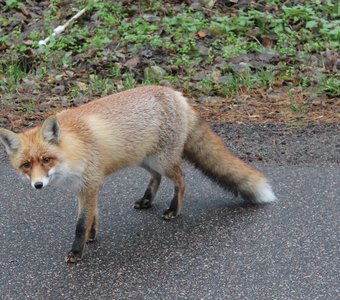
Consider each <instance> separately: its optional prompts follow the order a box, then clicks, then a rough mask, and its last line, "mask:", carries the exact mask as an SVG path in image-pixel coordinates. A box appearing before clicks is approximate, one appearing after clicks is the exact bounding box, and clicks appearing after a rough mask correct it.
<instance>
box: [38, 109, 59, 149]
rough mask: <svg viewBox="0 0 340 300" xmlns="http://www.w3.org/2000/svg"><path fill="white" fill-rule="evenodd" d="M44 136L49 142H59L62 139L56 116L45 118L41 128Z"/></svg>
mask: <svg viewBox="0 0 340 300" xmlns="http://www.w3.org/2000/svg"><path fill="white" fill-rule="evenodd" d="M41 132H42V136H43V138H44V140H45V141H46V142H48V143H53V144H58V143H59V141H60V126H59V122H58V120H57V118H56V116H51V117H49V118H47V119H46V120H45V122H44V123H43V125H42V128H41Z"/></svg>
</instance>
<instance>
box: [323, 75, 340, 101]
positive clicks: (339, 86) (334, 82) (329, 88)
mask: <svg viewBox="0 0 340 300" xmlns="http://www.w3.org/2000/svg"><path fill="white" fill-rule="evenodd" d="M319 92H320V93H327V94H329V95H332V96H340V76H336V75H335V76H329V77H325V78H324V79H323V80H322V82H321V84H320V86H319Z"/></svg>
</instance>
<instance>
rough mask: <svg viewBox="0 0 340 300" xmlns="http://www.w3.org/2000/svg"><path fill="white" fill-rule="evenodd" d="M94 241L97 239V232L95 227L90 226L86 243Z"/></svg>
mask: <svg viewBox="0 0 340 300" xmlns="http://www.w3.org/2000/svg"><path fill="white" fill-rule="evenodd" d="M96 241H97V232H96V229H95V228H94V227H93V226H92V228H91V231H90V235H89V239H88V240H87V243H95V242H96Z"/></svg>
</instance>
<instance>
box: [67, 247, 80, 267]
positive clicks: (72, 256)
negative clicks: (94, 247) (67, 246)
mask: <svg viewBox="0 0 340 300" xmlns="http://www.w3.org/2000/svg"><path fill="white" fill-rule="evenodd" d="M82 256H83V255H82V253H80V252H74V251H72V250H71V251H70V252H69V253H68V254H67V256H66V257H65V261H66V262H67V263H68V264H75V263H77V262H78V261H80V260H81V258H82Z"/></svg>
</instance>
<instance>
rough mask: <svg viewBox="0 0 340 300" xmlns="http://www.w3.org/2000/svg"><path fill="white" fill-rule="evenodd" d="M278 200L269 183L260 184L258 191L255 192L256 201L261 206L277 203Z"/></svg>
mask: <svg viewBox="0 0 340 300" xmlns="http://www.w3.org/2000/svg"><path fill="white" fill-rule="evenodd" d="M276 200H277V198H276V196H275V195H274V192H273V190H272V187H271V185H270V184H269V183H268V182H267V181H262V182H260V183H258V185H257V190H256V192H255V201H256V203H259V204H266V203H271V202H274V201H276Z"/></svg>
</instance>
